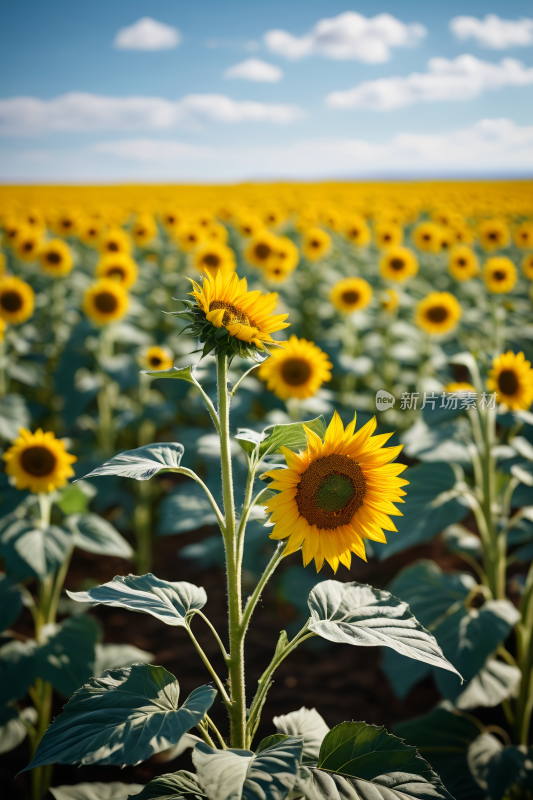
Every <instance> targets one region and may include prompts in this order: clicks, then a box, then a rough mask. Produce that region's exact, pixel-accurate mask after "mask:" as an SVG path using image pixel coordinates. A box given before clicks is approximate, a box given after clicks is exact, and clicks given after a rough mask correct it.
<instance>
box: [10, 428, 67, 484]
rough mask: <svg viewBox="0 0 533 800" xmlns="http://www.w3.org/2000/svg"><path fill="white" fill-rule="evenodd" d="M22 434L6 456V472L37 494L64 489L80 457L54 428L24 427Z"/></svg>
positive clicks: (17, 482) (16, 481)
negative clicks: (77, 456)
mask: <svg viewBox="0 0 533 800" xmlns="http://www.w3.org/2000/svg"><path fill="white" fill-rule="evenodd" d="M19 433H20V436H19V438H18V439H15V442H14V444H13V445H12V446H11V447H10V448H9V450H7V451H6V452H5V453H4V455H3V456H2V458H3V459H4V461H5V462H6V464H7V466H6V473H7V474H8V475H10V476H11V477H12V478H14V479H15V486H16V487H17V489H29V490H30V492H33V493H34V494H41V493H45V492H52V491H53V490H54V489H60V488H61V487H62V486H64V485H65V484H66V482H67V480H68V478H71V477H72V476H73V475H74V470H73V469H72V467H71V466H70V465H71V464H73V463H74V462H75V461H77V460H78V459H77V458H76V456H72V455H71V454H70V453H67V451H66V449H65V445H64V444H63V442H62V441H61V439H56V437H55V436H54V434H53V433H52V432H51V431H48V432H47V433H43V431H42V429H41V428H39V430H38V431H36V432H35V433H31V432H30V431H26V430H24V428H21V429H20V431H19Z"/></svg>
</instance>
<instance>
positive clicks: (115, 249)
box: [107, 242, 119, 253]
mask: <svg viewBox="0 0 533 800" xmlns="http://www.w3.org/2000/svg"><path fill="white" fill-rule="evenodd" d="M107 249H108V250H109V252H110V253H118V251H119V246H118V243H117V242H108V243H107Z"/></svg>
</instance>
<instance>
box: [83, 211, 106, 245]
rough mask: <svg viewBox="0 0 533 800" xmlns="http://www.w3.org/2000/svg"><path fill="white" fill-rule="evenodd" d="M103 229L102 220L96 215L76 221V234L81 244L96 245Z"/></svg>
mask: <svg viewBox="0 0 533 800" xmlns="http://www.w3.org/2000/svg"><path fill="white" fill-rule="evenodd" d="M104 229H105V224H104V222H103V220H101V219H98V218H97V217H84V218H82V219H81V220H80V221H79V223H78V236H79V238H80V240H81V241H82V242H83V244H86V245H89V247H97V246H98V243H99V241H100V237H101V236H102V234H103V232H104Z"/></svg>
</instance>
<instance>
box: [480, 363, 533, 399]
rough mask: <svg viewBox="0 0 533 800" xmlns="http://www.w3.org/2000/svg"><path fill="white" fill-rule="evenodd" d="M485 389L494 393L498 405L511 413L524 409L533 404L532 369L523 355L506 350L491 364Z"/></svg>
mask: <svg viewBox="0 0 533 800" xmlns="http://www.w3.org/2000/svg"><path fill="white" fill-rule="evenodd" d="M487 387H488V389H489V391H491V392H496V394H497V399H498V402H499V403H505V405H506V406H507V407H508V408H510V409H512V410H513V411H518V410H519V409H525V410H526V411H527V410H528V409H529V407H530V406H531V403H533V369H531V362H530V361H526V359H525V356H524V353H522V352H520V353H513V351H512V350H508V351H507V352H506V353H502V354H501V355H499V356H498V357H497V358H495V359H494V361H493V362H492V369H491V370H490V372H489V375H488V380H487Z"/></svg>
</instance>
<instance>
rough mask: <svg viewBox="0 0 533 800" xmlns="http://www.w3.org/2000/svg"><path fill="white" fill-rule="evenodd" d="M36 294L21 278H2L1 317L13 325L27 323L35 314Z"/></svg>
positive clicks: (0, 289)
mask: <svg viewBox="0 0 533 800" xmlns="http://www.w3.org/2000/svg"><path fill="white" fill-rule="evenodd" d="M34 307H35V294H34V291H33V289H32V288H31V286H30V285H29V283H26V281H21V280H20V278H15V277H13V276H11V277H4V278H0V317H2V318H3V319H5V321H6V322H9V323H10V324H11V325H20V324H21V323H23V322H26V320H27V319H29V318H30V317H31V315H32V314H33V309H34Z"/></svg>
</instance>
